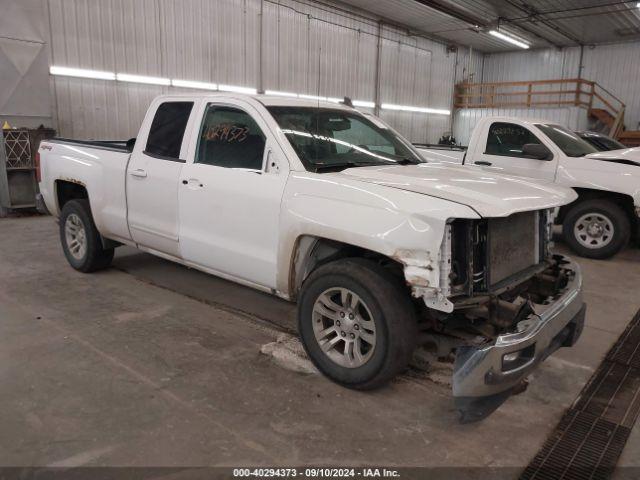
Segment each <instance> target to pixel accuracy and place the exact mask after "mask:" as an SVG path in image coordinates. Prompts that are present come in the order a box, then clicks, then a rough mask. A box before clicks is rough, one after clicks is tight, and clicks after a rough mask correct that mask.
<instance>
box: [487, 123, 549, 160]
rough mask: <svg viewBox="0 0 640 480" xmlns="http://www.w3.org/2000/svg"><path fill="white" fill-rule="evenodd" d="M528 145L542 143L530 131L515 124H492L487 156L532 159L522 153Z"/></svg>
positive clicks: (488, 137)
mask: <svg viewBox="0 0 640 480" xmlns="http://www.w3.org/2000/svg"><path fill="white" fill-rule="evenodd" d="M527 143H534V144H541V143H542V142H541V141H540V140H538V138H537V137H536V136H535V135H534V134H533V133H531V132H530V131H529V130H528V129H526V128H524V127H522V126H520V125H516V124H514V123H502V122H496V123H492V124H491V127H489V135H488V136H487V147H486V149H485V152H484V153H485V154H486V155H502V156H507V157H520V158H530V157H527V156H526V155H525V154H523V153H522V148H523V147H524V146H525V145H526V144H527Z"/></svg>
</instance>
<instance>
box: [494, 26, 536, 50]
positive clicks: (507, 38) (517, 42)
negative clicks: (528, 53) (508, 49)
mask: <svg viewBox="0 0 640 480" xmlns="http://www.w3.org/2000/svg"><path fill="white" fill-rule="evenodd" d="M489 35H493V36H494V37H496V38H499V39H500V40H504V41H505V42H507V43H510V44H512V45H515V46H516V47H520V48H525V49H526V48H529V44H527V43H524V42H523V41H521V40H518V39H517V38H514V37H511V36H509V35H505V34H504V33H502V32H498V31H497V30H489Z"/></svg>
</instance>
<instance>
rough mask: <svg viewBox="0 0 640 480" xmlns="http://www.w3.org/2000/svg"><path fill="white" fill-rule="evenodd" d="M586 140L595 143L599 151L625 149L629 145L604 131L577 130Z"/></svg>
mask: <svg viewBox="0 0 640 480" xmlns="http://www.w3.org/2000/svg"><path fill="white" fill-rule="evenodd" d="M576 134H577V135H578V136H579V137H580V138H581V139H583V140H584V141H586V142H588V143H590V144H591V145H593V146H594V147H595V148H596V149H597V150H598V151H600V152H605V151H609V150H624V149H626V148H627V147H626V146H625V145H623V144H622V143H620V142H619V141H618V140H615V139H613V138H611V137H609V136H607V135H605V134H604V133H599V132H576Z"/></svg>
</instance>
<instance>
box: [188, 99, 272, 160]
mask: <svg viewBox="0 0 640 480" xmlns="http://www.w3.org/2000/svg"><path fill="white" fill-rule="evenodd" d="M264 147H265V136H264V134H263V133H262V130H260V127H259V126H258V124H257V123H256V122H255V120H254V119H253V118H252V117H251V115H249V114H248V113H247V112H245V111H243V110H240V109H238V108H233V107H224V106H216V105H209V106H208V107H207V111H206V113H205V115H204V121H203V122H202V129H201V131H200V139H199V143H198V153H197V155H196V163H205V164H207V165H215V166H218V167H226V168H242V169H249V170H262V158H263V156H264Z"/></svg>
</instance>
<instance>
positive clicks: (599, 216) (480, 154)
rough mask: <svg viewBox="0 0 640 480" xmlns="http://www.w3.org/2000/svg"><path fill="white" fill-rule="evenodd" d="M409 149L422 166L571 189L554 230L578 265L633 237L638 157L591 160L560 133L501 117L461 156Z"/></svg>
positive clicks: (577, 142)
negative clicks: (449, 166) (454, 166)
mask: <svg viewBox="0 0 640 480" xmlns="http://www.w3.org/2000/svg"><path fill="white" fill-rule="evenodd" d="M417 148H418V150H419V151H420V153H421V155H422V156H423V157H424V158H425V159H427V160H431V161H434V160H437V161H440V162H445V163H459V164H463V165H466V166H473V167H475V168H481V169H483V170H485V171H486V172H488V173H506V174H510V175H518V176H523V177H532V178H536V179H539V180H544V181H547V182H554V183H556V184H559V185H565V186H567V187H572V188H573V189H574V190H575V191H576V192H577V193H578V198H577V199H576V200H575V201H574V202H573V203H571V204H569V205H566V206H564V207H562V208H560V211H559V214H558V216H557V217H556V223H559V224H561V225H562V230H563V236H564V239H565V241H566V242H567V244H568V245H569V246H570V247H571V249H572V250H573V251H574V252H576V253H577V254H579V255H581V256H583V257H589V258H608V257H611V256H613V255H615V254H616V253H617V252H619V251H620V250H621V249H622V248H623V247H624V246H625V245H626V244H627V243H628V242H629V239H630V238H631V237H632V236H633V237H639V236H640V168H639V167H640V149H637V148H627V149H622V150H613V151H608V152H598V150H597V149H596V148H595V147H594V146H593V145H591V144H589V143H588V142H586V141H585V140H583V139H582V138H580V137H579V136H578V135H577V134H575V133H573V132H571V131H570V130H567V129H566V128H564V127H562V126H559V125H554V124H553V123H550V122H548V121H545V120H523V119H518V118H508V117H486V118H483V119H481V120H480V121H479V122H478V124H477V126H476V128H475V129H474V131H473V133H472V135H471V139H470V141H469V147H468V148H464V147H462V148H461V147H445V146H435V147H434V146H419V145H417Z"/></svg>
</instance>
